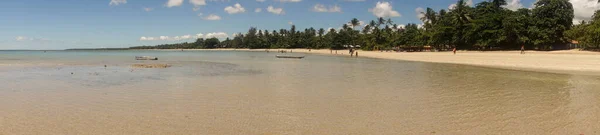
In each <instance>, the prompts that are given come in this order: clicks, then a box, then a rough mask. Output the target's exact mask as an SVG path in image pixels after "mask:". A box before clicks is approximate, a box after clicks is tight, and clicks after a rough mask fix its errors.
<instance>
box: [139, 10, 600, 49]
mask: <svg viewBox="0 0 600 135" xmlns="http://www.w3.org/2000/svg"><path fill="white" fill-rule="evenodd" d="M506 3H507V2H506V0H485V1H482V2H480V3H477V4H476V5H475V6H474V7H471V6H469V5H467V4H466V2H465V0H458V1H457V3H456V6H455V7H453V8H451V9H450V10H439V11H438V12H436V10H434V9H432V8H427V9H426V10H425V11H423V12H422V13H420V14H422V18H420V20H421V22H418V23H408V24H406V25H405V26H404V27H402V25H398V24H394V22H393V21H392V20H391V19H390V18H387V19H386V18H381V17H380V18H376V19H374V20H371V21H370V22H369V23H368V24H367V25H364V26H361V24H360V21H359V20H358V19H356V18H353V19H351V20H349V22H348V23H345V24H343V25H342V27H341V28H340V29H323V28H320V29H318V30H317V29H315V28H312V27H310V28H304V30H297V28H296V26H295V25H292V26H291V27H290V28H289V29H279V30H272V31H269V30H258V29H257V28H255V27H251V28H250V29H249V30H248V32H246V34H241V33H238V34H234V35H235V36H234V37H233V38H232V39H229V38H227V39H225V40H224V41H223V42H218V39H216V38H211V39H202V38H200V39H197V40H196V42H194V43H179V44H169V45H158V46H141V47H132V48H150V49H154V48H158V49H164V48H168V49H173V48H178V49H179V48H181V49H188V48H219V47H227V48H252V49H258V48H313V49H326V48H327V49H345V47H347V45H359V46H360V47H361V49H364V50H375V49H391V48H396V47H408V48H420V47H423V46H431V47H434V48H435V49H437V50H449V49H451V48H454V47H456V48H458V49H486V50H487V49H519V48H520V46H521V45H525V46H526V48H528V49H540V50H547V49H560V48H559V47H557V45H564V44H566V43H567V41H569V40H578V41H580V43H581V44H584V45H586V47H596V48H600V46H598V45H600V15H598V13H597V14H596V15H595V16H594V17H593V18H594V20H592V21H590V22H588V23H582V24H580V25H575V26H572V20H573V17H574V15H573V12H574V11H573V7H572V5H571V3H569V1H568V0H538V1H537V2H536V3H535V7H534V8H533V9H531V10H530V9H526V8H522V9H518V10H517V11H511V10H508V9H506V8H503V6H504V5H506ZM215 39H216V40H215Z"/></svg>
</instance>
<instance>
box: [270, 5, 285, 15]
mask: <svg viewBox="0 0 600 135" xmlns="http://www.w3.org/2000/svg"><path fill="white" fill-rule="evenodd" d="M267 11H268V12H271V13H273V14H276V15H281V14H285V11H283V8H274V7H273V6H269V7H267Z"/></svg>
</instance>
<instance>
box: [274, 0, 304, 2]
mask: <svg viewBox="0 0 600 135" xmlns="http://www.w3.org/2000/svg"><path fill="white" fill-rule="evenodd" d="M274 1H279V2H300V1H302V0H274Z"/></svg>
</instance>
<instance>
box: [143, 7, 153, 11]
mask: <svg viewBox="0 0 600 135" xmlns="http://www.w3.org/2000/svg"><path fill="white" fill-rule="evenodd" d="M152 10H154V8H144V11H146V12H150V11H152Z"/></svg>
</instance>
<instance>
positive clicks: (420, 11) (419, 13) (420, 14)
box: [415, 7, 425, 19]
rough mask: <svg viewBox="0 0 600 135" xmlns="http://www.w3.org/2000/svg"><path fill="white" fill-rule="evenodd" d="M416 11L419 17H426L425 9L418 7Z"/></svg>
mask: <svg viewBox="0 0 600 135" xmlns="http://www.w3.org/2000/svg"><path fill="white" fill-rule="evenodd" d="M415 12H416V13H417V18H418V19H421V18H423V17H425V9H423V8H421V7H418V8H417V9H415Z"/></svg>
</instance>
